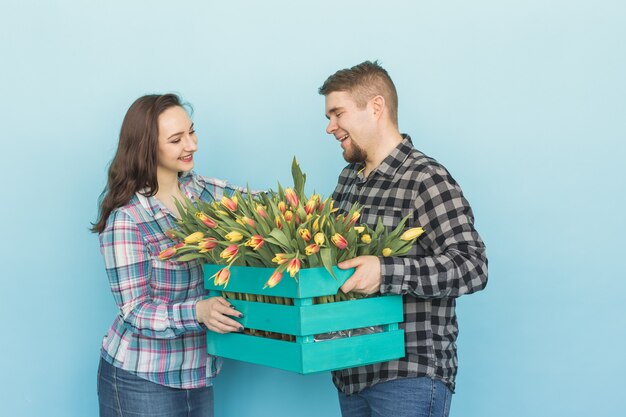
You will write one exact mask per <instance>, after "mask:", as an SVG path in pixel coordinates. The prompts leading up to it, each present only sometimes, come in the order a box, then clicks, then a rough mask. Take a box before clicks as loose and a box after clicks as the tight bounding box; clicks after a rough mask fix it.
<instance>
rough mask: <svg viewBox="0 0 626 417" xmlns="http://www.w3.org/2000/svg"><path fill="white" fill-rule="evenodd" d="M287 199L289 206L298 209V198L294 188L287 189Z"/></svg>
mask: <svg viewBox="0 0 626 417" xmlns="http://www.w3.org/2000/svg"><path fill="white" fill-rule="evenodd" d="M285 199H287V202H288V203H289V205H290V206H291V207H293V208H294V209H295V208H297V207H298V202H299V201H298V196H297V195H296V192H295V191H294V190H293V189H292V188H286V189H285Z"/></svg>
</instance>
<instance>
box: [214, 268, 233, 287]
mask: <svg viewBox="0 0 626 417" xmlns="http://www.w3.org/2000/svg"><path fill="white" fill-rule="evenodd" d="M211 278H214V280H213V284H214V285H223V286H226V285H228V280H230V269H228V268H222V269H220V270H219V271H217V273H216V274H215V275H213V276H212V277H211Z"/></svg>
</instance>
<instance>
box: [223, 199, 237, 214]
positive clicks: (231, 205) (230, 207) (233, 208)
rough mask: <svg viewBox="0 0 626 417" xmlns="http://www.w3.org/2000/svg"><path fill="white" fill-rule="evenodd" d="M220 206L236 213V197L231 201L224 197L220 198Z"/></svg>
mask: <svg viewBox="0 0 626 417" xmlns="http://www.w3.org/2000/svg"><path fill="white" fill-rule="evenodd" d="M222 205H223V206H224V207H226V208H227V209H228V210H230V211H236V210H237V197H233V198H232V199H230V198H228V197H226V196H224V197H222Z"/></svg>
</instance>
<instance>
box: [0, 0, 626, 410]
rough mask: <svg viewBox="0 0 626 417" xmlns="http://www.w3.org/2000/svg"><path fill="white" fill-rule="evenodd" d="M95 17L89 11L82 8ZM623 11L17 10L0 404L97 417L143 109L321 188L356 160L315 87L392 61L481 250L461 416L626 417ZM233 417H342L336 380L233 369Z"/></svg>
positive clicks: (466, 324)
mask: <svg viewBox="0 0 626 417" xmlns="http://www.w3.org/2000/svg"><path fill="white" fill-rule="evenodd" d="M88 3H89V4H88ZM624 22H626V6H625V3H624V2H623V1H619V0H615V1H609V0H595V1H591V0H590V1H583V0H580V1H573V0H569V1H566V0H562V1H561V0H552V1H549V0H518V1H513V0H477V1H453V0H449V1H423V0H420V1H386V2H383V1H377V2H374V1H336V0H335V1H330V0H325V1H315V2H308V3H305V2H302V4H300V2H293V1H277V0H272V1H262V2H261V1H259V2H252V1H250V2H244V1H229V2H201V1H189V2H172V1H167V2H165V1H130V2H127V1H118V0H115V1H108V2H78V1H55V2H46V1H24V0H22V1H19V2H17V1H13V2H9V1H3V2H2V7H1V12H0V87H1V88H0V93H1V97H0V117H1V121H2V123H1V125H0V135H1V137H2V152H1V155H2V158H1V163H0V174H1V176H2V184H3V185H2V193H1V195H2V206H1V208H0V210H2V211H1V216H0V219H1V222H2V225H1V227H0V231H1V233H2V236H3V238H2V240H1V243H0V245H1V248H0V249H1V250H0V254H1V255H0V256H1V257H2V265H3V266H2V272H1V279H0V285H1V289H0V294H1V295H2V297H1V301H0V317H2V321H3V326H2V332H1V336H0V337H1V354H0V409H2V411H1V412H0V413H1V414H2V415H3V416H12V417H13V416H50V417H57V416H63V417H67V416H76V417H84V416H94V415H96V414H97V411H96V410H97V399H96V392H95V390H96V388H95V382H96V379H95V374H96V367H97V362H98V349H99V344H100V341H101V337H102V335H103V334H104V333H105V331H106V329H107V327H108V326H109V325H110V323H111V322H112V320H113V317H114V314H115V309H114V304H113V300H112V297H111V295H110V292H109V288H108V285H107V280H106V276H105V273H104V270H103V263H102V259H101V257H100V253H99V249H98V243H97V238H96V236H95V235H93V234H90V233H89V232H88V231H87V228H88V227H89V223H90V221H93V220H94V219H95V216H96V200H97V198H98V195H99V194H100V191H101V190H102V188H103V186H104V180H105V173H106V165H107V163H108V162H109V160H110V159H111V157H112V155H113V151H114V149H115V146H116V143H117V134H118V132H119V128H120V124H121V120H122V117H123V115H124V113H125V111H126V109H127V108H128V106H129V105H130V104H131V102H132V101H133V100H134V99H135V98H137V97H138V96H140V95H142V94H146V93H154V92H169V91H176V92H179V93H180V94H182V96H183V97H184V98H185V99H186V100H188V101H189V102H191V103H192V104H193V105H194V107H195V113H194V120H195V122H196V126H197V128H198V135H199V138H200V151H199V152H198V154H197V165H196V167H197V171H198V172H200V173H202V174H205V175H210V176H216V177H222V178H227V179H229V180H231V181H232V182H235V183H240V184H245V183H246V182H247V181H248V182H250V185H252V186H253V187H255V188H264V187H269V186H274V185H275V184H276V181H277V180H280V181H282V182H283V183H285V182H288V181H289V180H290V172H289V166H290V165H289V164H290V160H291V157H292V156H293V155H296V156H298V158H299V160H300V162H301V165H302V167H303V169H304V170H305V172H308V174H309V186H310V187H309V188H310V189H311V190H312V189H313V188H315V189H316V190H317V191H318V192H321V193H323V194H325V195H328V194H329V193H330V192H331V191H332V189H333V186H334V184H335V182H336V176H337V174H338V172H339V170H340V168H341V167H342V166H343V161H342V159H341V155H340V149H339V147H338V145H337V143H336V142H334V141H333V140H332V138H331V137H329V136H327V135H326V134H325V133H324V128H325V118H324V116H323V97H321V96H319V95H318V94H317V88H318V87H319V86H320V85H321V83H322V82H323V81H324V79H325V78H326V77H327V76H328V75H330V74H331V73H333V72H334V71H335V70H337V69H339V68H344V67H348V66H351V65H354V64H357V63H359V62H361V61H363V60H365V59H380V60H381V61H382V63H383V65H384V66H385V67H386V68H387V69H388V71H389V73H390V74H391V76H392V78H393V79H394V81H395V83H396V86H397V88H398V91H399V94H400V110H399V120H400V127H401V130H402V131H403V132H408V133H410V134H411V135H412V137H413V139H414V142H415V144H416V146H417V147H418V148H419V149H421V150H423V151H424V152H426V153H428V154H430V155H431V156H433V157H435V158H437V159H438V160H439V161H440V162H442V163H443V164H444V165H446V166H447V167H448V169H449V170H450V171H451V172H452V174H453V175H454V176H455V178H456V179H457V180H458V181H459V182H460V184H461V185H462V187H463V190H464V191H465V193H466V195H467V197H468V199H469V200H470V202H471V203H472V206H473V209H474V212H475V215H476V219H477V227H478V229H479V231H480V232H481V234H482V236H483V237H484V240H485V241H486V243H487V246H488V254H489V260H490V265H489V266H490V281H489V285H488V287H487V290H486V291H484V292H482V293H479V294H476V295H472V296H469V297H464V298H461V299H460V300H459V311H458V313H459V321H460V327H461V332H460V339H459V344H458V347H459V359H460V372H459V376H458V390H457V394H456V395H455V396H454V400H453V407H452V416H454V417H502V416H507V417H518V416H519V417H528V416H568V417H574V416H585V417H587V416H616V415H622V414H623V409H624V407H623V390H624V382H623V381H624V372H625V371H626V360H625V359H624V351H625V347H624V345H625V344H626V324H625V317H626V314H625V313H626V309H625V308H624V304H625V303H624V300H623V299H622V297H623V294H624V292H625V291H626V273H625V272H624V267H623V263H622V262H624V246H625V245H624V236H625V235H626V227H625V221H624V213H623V211H624V205H625V203H626V175H625V174H626V173H625V169H624V166H625V163H624V160H625V159H626V158H625V157H626V151H625V146H624V140H625V139H626V120H625V119H626V52H625V49H624V48H625V45H626V25H625V24H624ZM216 400H217V406H216V411H217V416H218V417H221V416H270V415H271V416H293V415H297V416H338V415H339V413H338V403H337V399H336V394H335V391H334V388H333V387H332V384H331V382H330V378H329V376H328V374H321V375H314V376H306V377H305V376H299V375H295V374H290V373H286V372H282V371H277V370H273V369H270V368H265V367H260V366H253V365H248V364H244V363H239V362H233V361H228V362H227V363H226V365H225V367H224V372H223V374H222V375H221V376H220V378H218V380H217V381H216Z"/></svg>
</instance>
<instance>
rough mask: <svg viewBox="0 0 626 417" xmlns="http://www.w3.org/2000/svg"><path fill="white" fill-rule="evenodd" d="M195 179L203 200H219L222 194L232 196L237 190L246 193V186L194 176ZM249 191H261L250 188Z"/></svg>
mask: <svg viewBox="0 0 626 417" xmlns="http://www.w3.org/2000/svg"><path fill="white" fill-rule="evenodd" d="M196 181H197V184H198V187H199V190H200V192H199V194H200V195H199V197H200V199H201V200H203V201H220V200H221V199H222V197H224V196H226V197H232V195H233V194H234V193H235V191H239V192H240V193H241V194H242V195H244V196H246V195H247V193H248V189H247V188H245V187H239V186H236V185H233V184H231V183H229V182H228V181H226V180H221V179H217V178H209V177H203V176H196ZM250 192H251V194H252V195H256V194H258V193H260V192H261V191H259V190H250Z"/></svg>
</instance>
